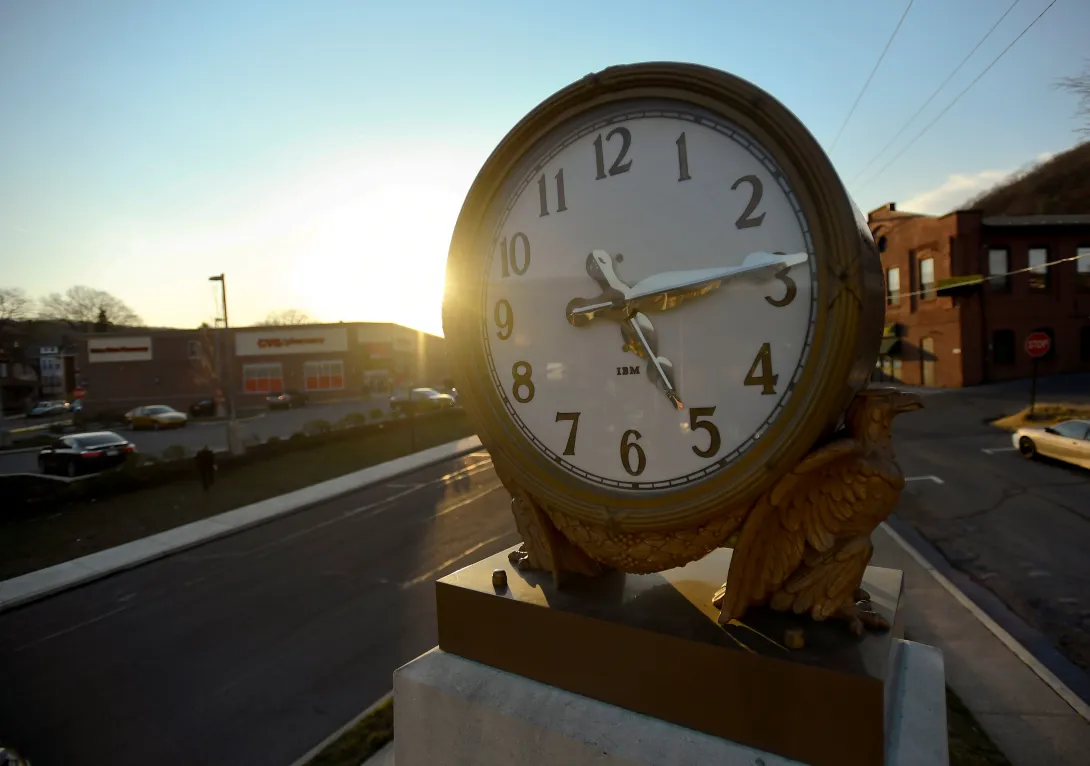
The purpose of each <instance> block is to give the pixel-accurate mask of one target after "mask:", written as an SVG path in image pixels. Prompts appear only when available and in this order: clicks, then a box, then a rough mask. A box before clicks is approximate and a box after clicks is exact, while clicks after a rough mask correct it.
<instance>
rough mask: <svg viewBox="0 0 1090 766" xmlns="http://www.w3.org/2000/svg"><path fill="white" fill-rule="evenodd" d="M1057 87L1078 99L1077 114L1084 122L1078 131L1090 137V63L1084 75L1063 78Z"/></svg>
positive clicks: (1083, 72) (1058, 81) (1084, 70)
mask: <svg viewBox="0 0 1090 766" xmlns="http://www.w3.org/2000/svg"><path fill="white" fill-rule="evenodd" d="M1056 87H1057V88H1060V89H1062V90H1066V91H1069V92H1071V93H1073V94H1075V96H1076V98H1078V100H1079V101H1078V104H1077V105H1076V107H1075V114H1076V115H1078V116H1079V118H1080V119H1081V120H1082V126H1081V127H1079V128H1078V129H1077V130H1078V132H1079V133H1081V134H1082V135H1084V136H1090V61H1087V63H1086V65H1085V68H1084V69H1083V70H1082V74H1078V75H1075V76H1074V77H1061V78H1060V79H1059V80H1057V81H1056Z"/></svg>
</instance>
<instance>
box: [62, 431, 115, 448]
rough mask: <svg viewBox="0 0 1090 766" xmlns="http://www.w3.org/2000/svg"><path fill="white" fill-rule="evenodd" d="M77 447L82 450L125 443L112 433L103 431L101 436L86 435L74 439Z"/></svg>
mask: <svg viewBox="0 0 1090 766" xmlns="http://www.w3.org/2000/svg"><path fill="white" fill-rule="evenodd" d="M72 441H73V442H74V444H75V446H76V447H79V448H81V449H87V448H90V447H103V446H105V445H107V444H117V443H118V442H123V441H125V440H124V439H122V438H121V437H120V436H118V435H117V434H115V433H113V432H112V431H103V432H102V433H100V434H84V435H83V436H79V437H75V436H74V437H72Z"/></svg>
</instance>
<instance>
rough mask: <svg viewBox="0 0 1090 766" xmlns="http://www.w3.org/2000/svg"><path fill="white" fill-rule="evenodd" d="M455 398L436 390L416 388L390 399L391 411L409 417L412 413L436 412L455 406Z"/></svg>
mask: <svg viewBox="0 0 1090 766" xmlns="http://www.w3.org/2000/svg"><path fill="white" fill-rule="evenodd" d="M455 403H456V402H455V400H454V397H453V396H451V395H450V394H441V393H439V392H438V391H436V390H435V389H434V388H414V389H411V390H410V391H409V392H408V393H406V394H395V395H394V396H391V397H390V409H391V410H392V411H393V412H400V413H402V414H404V415H408V414H409V413H411V412H417V413H420V412H434V411H436V410H442V409H446V408H447V407H453V406H454V405H455Z"/></svg>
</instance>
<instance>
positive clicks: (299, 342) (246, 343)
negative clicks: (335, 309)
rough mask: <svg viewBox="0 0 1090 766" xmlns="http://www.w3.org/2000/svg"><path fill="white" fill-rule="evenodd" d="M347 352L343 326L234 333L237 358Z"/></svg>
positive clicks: (281, 328) (346, 339) (282, 328)
mask: <svg viewBox="0 0 1090 766" xmlns="http://www.w3.org/2000/svg"><path fill="white" fill-rule="evenodd" d="M347 350H348V333H347V331H346V330H345V329H344V328H343V327H329V328H320V329H298V330H295V329H292V328H289V327H270V328H268V329H264V330H254V331H247V332H239V333H236V334H235V354H236V355H237V356H282V355H284V354H322V353H329V352H340V351H347Z"/></svg>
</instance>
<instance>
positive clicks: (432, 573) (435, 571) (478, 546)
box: [401, 532, 518, 590]
mask: <svg viewBox="0 0 1090 766" xmlns="http://www.w3.org/2000/svg"><path fill="white" fill-rule="evenodd" d="M517 534H518V533H517V532H504V533H503V534H502V535H496V536H495V537H490V538H488V539H487V540H485V541H483V542H479V543H477V544H476V545H474V546H472V547H470V548H466V549H465V550H464V551H462V552H461V553H459V554H458V555H457V556H454V557H453V558H449V559H447V560H446V561H444V562H443V563H442V564H440V565H439V566H437V567H436V568H435V569H430V570H428V571H427V572H425V573H424V574H422V575H420V576H419V577H414V578H413V579H411V580H409V581H408V582H403V583H401V590H406V589H408V588H411V587H413V586H414V585H419V584H420V583H422V582H426V581H428V580H430V579H431V578H433V577H435V575H437V574H439V573H440V572H442V571H443V570H444V569H446V568H447V567H449V566H452V565H454V564H457V563H458V562H459V561H461V560H462V559H464V558H465V557H466V556H468V555H469V554H471V553H476V552H477V551H479V550H480V549H481V548H483V547H484V546H486V545H491V544H492V543H494V542H496V541H497V540H502V539H503V538H505V537H510V536H511V535H517Z"/></svg>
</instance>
